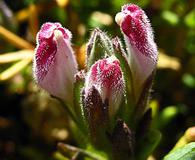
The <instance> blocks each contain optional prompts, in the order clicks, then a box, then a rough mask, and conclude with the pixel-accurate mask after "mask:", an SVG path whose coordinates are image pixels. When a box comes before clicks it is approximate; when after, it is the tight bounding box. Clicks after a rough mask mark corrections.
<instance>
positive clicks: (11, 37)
mask: <svg viewBox="0 0 195 160" xmlns="http://www.w3.org/2000/svg"><path fill="white" fill-rule="evenodd" d="M0 36H2V37H3V38H4V39H6V40H7V41H8V42H9V43H11V44H13V45H14V46H16V47H18V48H21V49H31V50H32V49H34V46H33V45H32V44H31V43H29V42H27V41H26V40H24V39H22V38H20V37H19V36H17V35H16V34H14V33H12V32H10V31H9V30H7V29H6V28H4V27H3V26H0Z"/></svg>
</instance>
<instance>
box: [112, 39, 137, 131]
mask: <svg viewBox="0 0 195 160" xmlns="http://www.w3.org/2000/svg"><path fill="white" fill-rule="evenodd" d="M112 42H113V47H114V50H115V52H114V54H115V56H116V57H117V59H118V60H119V61H120V67H121V69H122V72H123V77H124V81H125V104H124V105H125V107H124V111H123V112H124V114H123V115H122V119H123V120H124V121H125V122H129V119H130V117H132V116H131V115H132V114H133V110H134V109H133V106H135V105H134V104H133V102H134V101H135V98H134V95H133V89H132V75H131V70H130V67H129V64H128V62H127V58H126V53H125V51H124V49H123V47H122V44H121V42H120V40H119V38H118V37H115V38H114V39H113V40H112ZM130 127H131V125H130Z"/></svg>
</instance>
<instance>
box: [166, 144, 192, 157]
mask: <svg viewBox="0 0 195 160" xmlns="http://www.w3.org/2000/svg"><path fill="white" fill-rule="evenodd" d="M193 159H195V142H192V143H189V144H186V145H185V146H184V147H181V148H178V149H176V150H173V151H172V152H170V153H169V154H168V155H166V156H165V157H164V160H193Z"/></svg>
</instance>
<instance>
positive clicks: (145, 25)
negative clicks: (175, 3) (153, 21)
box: [121, 4, 157, 61]
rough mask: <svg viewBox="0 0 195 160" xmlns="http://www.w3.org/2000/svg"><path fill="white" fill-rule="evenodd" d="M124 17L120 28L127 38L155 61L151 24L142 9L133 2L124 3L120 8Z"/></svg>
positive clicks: (155, 51) (154, 45)
mask: <svg viewBox="0 0 195 160" xmlns="http://www.w3.org/2000/svg"><path fill="white" fill-rule="evenodd" d="M122 12H123V13H124V14H125V17H124V19H123V21H122V24H121V29H122V31H123V32H124V34H125V35H126V36H127V37H128V38H129V41H130V43H131V45H132V46H133V47H136V48H137V49H138V50H139V51H140V53H142V54H143V55H145V56H147V57H150V58H151V59H152V60H154V61H157V48H156V44H155V43H154V40H153V33H152V28H151V25H150V23H149V21H148V18H147V16H146V15H145V13H144V11H143V10H142V9H141V8H139V7H138V6H136V5H134V4H130V5H126V6H124V7H123V8H122Z"/></svg>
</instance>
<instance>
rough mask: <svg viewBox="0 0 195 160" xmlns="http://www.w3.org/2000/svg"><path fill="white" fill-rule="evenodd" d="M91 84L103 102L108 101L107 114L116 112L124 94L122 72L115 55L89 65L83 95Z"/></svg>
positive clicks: (86, 93)
mask: <svg viewBox="0 0 195 160" xmlns="http://www.w3.org/2000/svg"><path fill="white" fill-rule="evenodd" d="M92 86H95V88H96V89H97V90H98V91H99V93H100V96H101V98H102V102H103V103H105V102H106V101H108V107H109V109H108V110H109V115H110V116H112V115H113V114H114V113H116V111H117V109H118V107H119V105H120V103H121V100H122V97H123V94H124V80H123V74H122V71H121V68H120V62H119V60H118V59H116V57H114V56H111V57H109V58H104V59H101V60H98V61H97V62H96V63H95V64H93V65H92V66H91V68H90V71H89V73H88V75H87V78H86V82H85V95H88V91H89V90H90V88H92Z"/></svg>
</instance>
